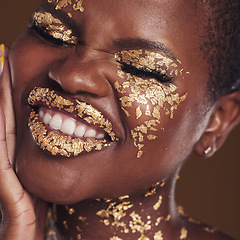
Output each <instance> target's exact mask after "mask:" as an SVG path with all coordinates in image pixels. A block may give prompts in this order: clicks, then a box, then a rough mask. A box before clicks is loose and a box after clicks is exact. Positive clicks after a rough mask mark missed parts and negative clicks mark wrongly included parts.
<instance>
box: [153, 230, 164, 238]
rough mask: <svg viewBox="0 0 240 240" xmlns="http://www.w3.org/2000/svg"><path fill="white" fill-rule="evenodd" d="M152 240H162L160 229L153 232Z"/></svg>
mask: <svg viewBox="0 0 240 240" xmlns="http://www.w3.org/2000/svg"><path fill="white" fill-rule="evenodd" d="M154 240H163V235H162V232H161V231H158V232H156V233H155V234H154Z"/></svg>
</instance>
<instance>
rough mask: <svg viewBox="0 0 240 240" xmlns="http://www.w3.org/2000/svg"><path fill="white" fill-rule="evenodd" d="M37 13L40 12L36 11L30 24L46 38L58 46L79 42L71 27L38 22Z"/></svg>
mask: <svg viewBox="0 0 240 240" xmlns="http://www.w3.org/2000/svg"><path fill="white" fill-rule="evenodd" d="M37 14H38V13H35V15H34V17H33V19H31V20H30V26H31V28H32V29H33V30H35V31H36V32H37V33H38V34H39V35H40V36H41V37H42V38H43V39H44V40H46V41H47V42H50V43H52V44H54V45H57V46H66V45H68V46H73V45H76V44H77V43H78V40H77V37H75V36H74V35H72V31H71V30H70V29H66V28H65V27H64V25H59V23H58V25H53V24H51V25H48V24H47V25H46V24H44V23H43V22H38V16H37ZM39 14H41V13H39ZM43 17H44V15H43ZM58 21H59V20H58Z"/></svg>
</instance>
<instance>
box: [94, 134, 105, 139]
mask: <svg viewBox="0 0 240 240" xmlns="http://www.w3.org/2000/svg"><path fill="white" fill-rule="evenodd" d="M95 138H96V139H103V138H104V134H103V133H100V134H98V135H97V136H96V137H95Z"/></svg>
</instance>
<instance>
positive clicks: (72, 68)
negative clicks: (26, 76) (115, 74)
mask: <svg viewBox="0 0 240 240" xmlns="http://www.w3.org/2000/svg"><path fill="white" fill-rule="evenodd" d="M49 77H50V79H52V80H54V81H56V82H57V83H58V84H59V85H60V86H61V88H62V89H63V90H64V91H66V92H69V93H72V94H76V93H80V92H86V93H90V94H94V95H98V96H105V95H106V94H107V92H108V88H109V84H108V82H107V79H105V77H104V75H103V74H102V69H101V64H100V60H96V59H94V58H93V57H91V58H90V57H89V56H87V55H85V56H79V55H74V56H73V55H71V56H68V57H66V58H65V59H64V60H62V61H58V62H55V63H54V64H53V65H52V66H51V67H50V69H49Z"/></svg>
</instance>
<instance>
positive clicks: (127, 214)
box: [52, 178, 184, 240]
mask: <svg viewBox="0 0 240 240" xmlns="http://www.w3.org/2000/svg"><path fill="white" fill-rule="evenodd" d="M175 183H176V178H174V179H173V180H171V181H167V182H166V183H165V182H164V181H162V182H159V183H157V184H156V185H155V186H153V187H152V188H151V189H150V190H149V191H147V192H146V193H145V194H140V195H135V196H124V197H120V198H117V199H114V200H110V199H105V200H101V199H97V200H86V201H82V202H80V203H78V204H74V205H66V206H60V205H57V206H54V207H53V218H54V221H55V226H56V228H57V232H58V233H59V235H61V236H63V239H69V240H71V239H88V240H93V239H110V240H121V239H124V240H126V239H140V240H149V239H154V240H162V239H163V236H164V239H174V238H175V237H176V236H177V237H178V238H179V236H180V234H181V232H182V231H183V230H184V228H183V222H182V220H181V219H180V217H179V214H178V212H177V209H176V204H175V201H174V195H173V194H174V189H175ZM52 233H53V231H52ZM54 234H55V233H54ZM59 239H60V238H59ZM182 239H184V238H182Z"/></svg>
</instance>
